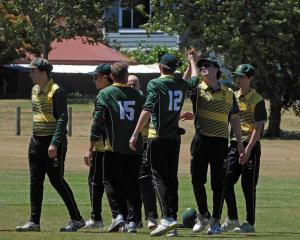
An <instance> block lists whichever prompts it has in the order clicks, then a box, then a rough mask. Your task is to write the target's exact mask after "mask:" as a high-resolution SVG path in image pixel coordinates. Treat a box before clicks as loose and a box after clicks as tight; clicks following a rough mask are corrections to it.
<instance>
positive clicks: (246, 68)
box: [232, 64, 255, 77]
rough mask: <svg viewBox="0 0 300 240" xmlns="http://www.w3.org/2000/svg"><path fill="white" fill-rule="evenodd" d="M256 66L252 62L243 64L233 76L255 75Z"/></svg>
mask: <svg viewBox="0 0 300 240" xmlns="http://www.w3.org/2000/svg"><path fill="white" fill-rule="evenodd" d="M254 72H255V68H254V67H253V66H252V65H251V64H241V65H239V66H238V67H237V68H236V69H235V71H234V72H233V73H232V75H233V76H241V77H244V76H248V77H251V76H254Z"/></svg>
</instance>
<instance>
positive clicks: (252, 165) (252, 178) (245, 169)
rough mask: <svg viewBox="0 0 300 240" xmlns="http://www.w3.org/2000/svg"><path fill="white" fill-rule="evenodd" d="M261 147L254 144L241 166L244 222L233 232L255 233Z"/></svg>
mask: <svg viewBox="0 0 300 240" xmlns="http://www.w3.org/2000/svg"><path fill="white" fill-rule="evenodd" d="M260 155H261V147H260V143H259V142H258V143H256V145H255V146H254V147H253V149H252V151H251V154H250V157H249V159H248V162H247V163H246V164H244V165H243V166H242V179H241V182H242V189H243V193H244V197H245V201H246V213H247V216H246V221H245V222H244V223H243V224H242V225H241V226H240V227H239V228H236V229H234V231H235V232H246V233H247V232H255V228H254V223H255V207H256V206H255V205H256V185H257V182H258V176H259V167H260Z"/></svg>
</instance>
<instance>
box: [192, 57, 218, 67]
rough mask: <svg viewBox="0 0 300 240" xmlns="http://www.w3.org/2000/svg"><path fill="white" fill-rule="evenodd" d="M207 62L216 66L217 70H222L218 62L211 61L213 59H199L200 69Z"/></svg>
mask: <svg viewBox="0 0 300 240" xmlns="http://www.w3.org/2000/svg"><path fill="white" fill-rule="evenodd" d="M207 62H209V63H211V64H213V65H214V66H216V67H217V68H220V66H219V64H218V62H217V61H215V60H213V59H211V58H201V59H199V61H198V62H197V66H198V68H201V67H202V65H203V64H204V63H207Z"/></svg>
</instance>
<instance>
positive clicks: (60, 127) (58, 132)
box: [48, 88, 68, 158]
mask: <svg viewBox="0 0 300 240" xmlns="http://www.w3.org/2000/svg"><path fill="white" fill-rule="evenodd" d="M53 115H54V117H55V119H56V121H57V124H56V129H55V133H54V135H53V137H52V140H51V143H50V146H49V148H48V155H49V158H55V157H56V156H57V148H58V146H59V144H60V143H61V140H62V137H63V136H64V135H65V133H66V127H67V123H68V111H67V97H66V94H65V92H64V90H63V89H62V88H59V89H57V90H56V91H55V92H54V94H53Z"/></svg>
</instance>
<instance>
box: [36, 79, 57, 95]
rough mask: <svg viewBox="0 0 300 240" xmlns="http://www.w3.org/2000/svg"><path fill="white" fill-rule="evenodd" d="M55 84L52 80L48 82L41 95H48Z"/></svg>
mask: <svg viewBox="0 0 300 240" xmlns="http://www.w3.org/2000/svg"><path fill="white" fill-rule="evenodd" d="M53 84H54V82H53V79H50V80H49V81H48V82H47V84H46V85H45V86H44V87H43V88H42V89H40V90H39V94H42V93H44V94H46V93H48V92H49V91H50V90H51V87H52V85H53Z"/></svg>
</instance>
